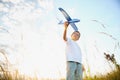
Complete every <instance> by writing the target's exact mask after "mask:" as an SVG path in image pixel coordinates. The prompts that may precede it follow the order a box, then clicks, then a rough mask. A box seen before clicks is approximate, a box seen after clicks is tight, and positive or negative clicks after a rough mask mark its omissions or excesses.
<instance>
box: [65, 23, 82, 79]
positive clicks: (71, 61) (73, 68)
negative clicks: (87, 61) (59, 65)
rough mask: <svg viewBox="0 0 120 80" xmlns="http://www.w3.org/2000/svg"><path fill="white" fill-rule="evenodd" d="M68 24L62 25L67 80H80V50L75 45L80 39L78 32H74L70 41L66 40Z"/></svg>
mask: <svg viewBox="0 0 120 80" xmlns="http://www.w3.org/2000/svg"><path fill="white" fill-rule="evenodd" d="M68 26H69V23H68V22H65V23H64V33H63V40H64V41H65V43H66V60H67V75H66V79H67V80H82V64H81V62H82V54H81V49H80V47H79V46H78V44H77V43H76V41H77V40H79V38H80V32H79V31H74V32H73V33H72V35H71V39H70V38H67V28H68Z"/></svg>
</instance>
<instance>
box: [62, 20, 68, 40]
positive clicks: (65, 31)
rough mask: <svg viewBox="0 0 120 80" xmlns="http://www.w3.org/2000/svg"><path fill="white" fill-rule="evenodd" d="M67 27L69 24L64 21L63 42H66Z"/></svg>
mask: <svg viewBox="0 0 120 80" xmlns="http://www.w3.org/2000/svg"><path fill="white" fill-rule="evenodd" d="M68 26H69V23H68V22H67V21H66V22H65V23H64V32H63V40H64V41H67V28H68Z"/></svg>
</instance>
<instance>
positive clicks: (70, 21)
mask: <svg viewBox="0 0 120 80" xmlns="http://www.w3.org/2000/svg"><path fill="white" fill-rule="evenodd" d="M58 9H59V10H60V11H61V12H62V14H63V15H64V17H65V18H66V20H67V21H68V22H69V24H70V25H71V26H72V28H73V29H74V30H75V31H78V28H77V26H76V25H75V24H74V23H76V22H80V20H79V19H71V18H70V16H69V15H68V14H67V12H66V11H65V10H64V9H62V8H58ZM58 24H63V22H62V21H60V22H59V23H58Z"/></svg>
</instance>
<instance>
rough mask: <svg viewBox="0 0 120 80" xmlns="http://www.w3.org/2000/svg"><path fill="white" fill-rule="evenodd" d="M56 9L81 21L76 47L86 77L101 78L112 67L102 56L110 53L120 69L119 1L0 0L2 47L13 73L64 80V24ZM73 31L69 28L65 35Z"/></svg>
mask: <svg viewBox="0 0 120 80" xmlns="http://www.w3.org/2000/svg"><path fill="white" fill-rule="evenodd" d="M9 1H10V2H9ZM59 7H61V8H63V9H64V10H65V11H66V12H67V13H68V14H69V15H70V16H71V18H72V19H74V18H75V19H80V22H79V23H76V25H77V27H78V29H79V31H80V32H81V38H80V40H79V41H78V44H79V45H80V47H81V49H82V55H83V61H82V63H83V64H84V66H85V68H86V74H89V73H90V75H96V74H104V73H107V72H109V71H110V70H111V69H113V68H114V67H113V65H112V64H111V63H110V62H107V60H106V59H105V56H104V54H103V53H104V52H106V53H109V54H114V55H115V58H116V60H117V62H118V63H119V64H120V59H119V58H120V54H119V53H120V33H119V32H120V29H119V28H120V23H119V21H120V15H119V14H120V2H119V0H92V1H89V0H75V1H73V0H69V2H68V1H67V0H1V1H0V17H1V18H0V48H1V49H4V50H5V51H6V53H7V57H8V60H9V61H10V63H11V64H13V65H14V69H18V70H19V71H20V73H21V74H26V75H30V76H35V74H37V76H38V77H47V78H60V77H65V75H66V59H65V49H64V48H65V43H64V41H63V39H62V35H63V29H64V28H63V25H59V24H58V23H59V20H63V21H66V20H65V18H64V16H63V15H62V13H61V12H60V11H59V10H58V8H59ZM72 32H73V29H72V28H71V26H69V28H68V36H70V35H71V33H72ZM0 60H3V61H4V57H0ZM110 65H112V68H111V66H110ZM89 68H90V71H89ZM98 68H99V69H98Z"/></svg>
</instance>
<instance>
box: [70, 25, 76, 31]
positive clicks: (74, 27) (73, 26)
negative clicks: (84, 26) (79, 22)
mask: <svg viewBox="0 0 120 80" xmlns="http://www.w3.org/2000/svg"><path fill="white" fill-rule="evenodd" d="M70 25H71V26H72V28H73V29H74V30H75V31H78V28H77V26H76V25H75V24H74V23H70Z"/></svg>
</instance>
